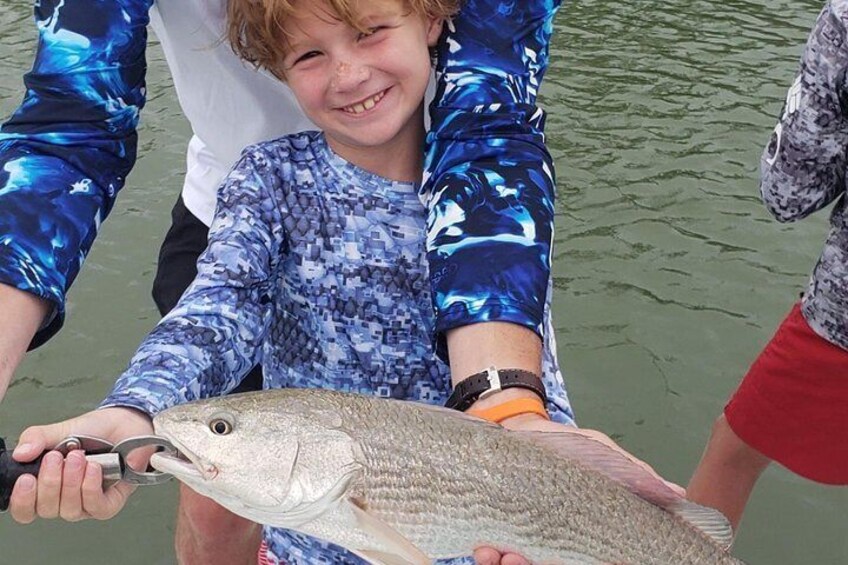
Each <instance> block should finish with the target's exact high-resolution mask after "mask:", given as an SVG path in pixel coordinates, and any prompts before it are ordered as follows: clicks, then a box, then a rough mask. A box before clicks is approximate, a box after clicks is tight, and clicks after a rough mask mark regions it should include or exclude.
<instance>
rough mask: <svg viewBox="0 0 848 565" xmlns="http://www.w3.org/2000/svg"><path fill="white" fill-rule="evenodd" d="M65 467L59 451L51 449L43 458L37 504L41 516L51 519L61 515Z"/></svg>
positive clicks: (39, 474) (36, 507)
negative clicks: (63, 471)
mask: <svg viewBox="0 0 848 565" xmlns="http://www.w3.org/2000/svg"><path fill="white" fill-rule="evenodd" d="M63 467H64V457H62V454H61V453H59V452H57V451H51V452H50V453H48V454H47V455H45V456H44V459H42V460H41V471H40V472H39V473H38V488H37V500H36V505H35V510H36V513H37V514H38V516H39V517H41V518H46V519H48V520H49V519H52V518H58V517H59V500H60V497H61V490H62V469H63Z"/></svg>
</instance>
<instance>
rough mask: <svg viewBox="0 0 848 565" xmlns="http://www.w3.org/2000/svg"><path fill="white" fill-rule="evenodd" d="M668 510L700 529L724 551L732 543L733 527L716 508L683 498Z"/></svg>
mask: <svg viewBox="0 0 848 565" xmlns="http://www.w3.org/2000/svg"><path fill="white" fill-rule="evenodd" d="M668 511H669V512H671V513H672V514H674V515H675V516H677V517H679V518H681V519H682V520H684V521H685V522H687V523H688V524H691V525H692V526H695V527H696V528H698V529H699V530H701V532H703V533H704V534H705V535H706V536H707V537H709V538H710V539H712V540H713V541H714V542H715V543H717V544H718V545H719V547H721V548H722V549H724V550H725V551H728V550H729V549H730V546H732V545H733V527H732V526H731V525H730V521H729V520H728V519H727V518H726V517H725V516H724V514H722V513H721V512H719V511H718V510H716V509H714V508H709V507H707V506H701V505H700V504H697V503H695V502H692V501H691V500H686V499H685V498H684V499H681V500H679V501H678V502H677V503H675V504H673V505H672V506H671V507H669V508H668Z"/></svg>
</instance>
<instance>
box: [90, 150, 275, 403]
mask: <svg viewBox="0 0 848 565" xmlns="http://www.w3.org/2000/svg"><path fill="white" fill-rule="evenodd" d="M285 160H286V159H283V161H285ZM277 162H279V161H278V160H275V159H272V158H266V157H265V156H264V154H263V153H262V151H261V150H259V149H250V148H249V149H247V150H246V152H245V154H244V156H243V157H242V159H241V160H240V161H239V162H238V163H237V164H236V165H235V167H234V168H233V170H232V171H231V172H230V173H229V175H228V176H227V178H226V179H225V181H224V184H223V185H222V187H221V188H220V189H219V191H218V201H217V206H216V209H215V217H214V219H213V221H212V226H211V227H210V229H209V243H208V246H207V248H206V250H205V251H204V252H203V253H202V254H201V255H200V257H199V258H198V261H197V276H196V277H195V279H194V281H193V282H192V284H191V286H190V287H189V288H188V290H186V292H185V294H184V295H183V296H182V298H180V301H179V303H178V304H177V306H176V307H175V308H174V309H173V310H172V311H171V312H169V313H168V314H167V315H166V316H165V317H164V318H162V320H161V321H160V322H159V324H158V325H157V326H156V328H155V329H154V330H153V331H152V332H151V333H150V334H149V335H148V336H147V337H146V338H145V339H144V341H143V342H142V344H141V346H140V347H139V348H138V351H137V352H136V354H135V355H134V356H133V359H132V360H131V361H130V365H129V368H128V369H127V370H126V372H124V374H123V375H121V377H120V378H119V379H118V381H117V382H116V383H115V386H114V388H113V390H112V393H111V394H110V395H109V396H108V398H106V400H104V402H103V403H102V404H101V406H104V407H106V406H125V407H130V408H136V409H138V410H141V411H142V412H145V413H147V414H150V415H155V414H157V413H158V412H160V411H162V410H164V409H166V408H169V407H171V406H174V405H176V404H182V403H184V402H190V401H192V400H197V399H199V398H208V397H211V396H219V395H221V394H223V393H225V392H227V391H229V390H232V389H233V388H235V387H236V386H238V384H239V382H240V381H241V378H242V377H243V376H244V375H245V374H246V373H247V372H248V371H249V370H250V369H251V368H252V367H254V366H255V365H257V364H258V363H259V360H260V352H261V344H262V341H263V339H264V337H265V333H266V331H267V321H268V316H266V315H265V313H266V310H267V308H268V306H267V305H268V304H270V303H272V301H273V295H272V293H273V287H272V274H273V271H274V270H275V269H276V268H277V264H278V261H279V257H280V249H281V246H282V245H283V241H284V228H283V222H282V219H281V209H280V203H278V202H276V200H275V198H274V195H275V192H276V190H277V188H278V187H279V183H280V180H279V178H280V174H279V172H278V170H277V168H276V165H275V164H274V163H277Z"/></svg>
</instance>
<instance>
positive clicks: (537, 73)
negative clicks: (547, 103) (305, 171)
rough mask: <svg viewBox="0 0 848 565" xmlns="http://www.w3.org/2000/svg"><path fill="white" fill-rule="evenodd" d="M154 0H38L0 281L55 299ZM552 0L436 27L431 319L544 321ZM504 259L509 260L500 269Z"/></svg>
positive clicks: (124, 115)
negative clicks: (546, 78)
mask: <svg viewBox="0 0 848 565" xmlns="http://www.w3.org/2000/svg"><path fill="white" fill-rule="evenodd" d="M152 4H153V0H115V1H113V2H104V1H103V0H74V1H73V2H66V1H65V0H41V1H40V2H38V3H37V5H36V9H35V20H36V25H37V27H38V32H39V35H38V49H37V56H36V60H35V63H34V66H33V69H32V71H31V72H30V73H28V74H27V75H26V77H25V84H26V94H25V98H24V101H23V103H22V104H21V106H20V107H19V108H18V110H17V111H16V112H15V113H14V114H13V116H12V117H11V119H10V120H9V121H8V122H7V123H6V124H4V125H3V127H2V130H0V282H2V283H5V284H8V285H11V286H13V287H17V288H20V289H23V290H26V291H29V292H32V293H34V294H36V295H38V296H41V297H43V298H46V299H48V300H49V301H51V302H52V303H53V304H54V306H55V308H54V312H53V315H52V316H51V318H50V319H49V320H48V323H46V324H45V326H44V327H43V328H42V329H41V331H39V333H38V334H37V335H36V338H35V340H34V342H33V346H37V345H39V344H40V343H43V342H44V341H46V340H47V339H49V337H50V336H51V335H53V334H54V333H55V332H56V331H58V329H59V328H60V327H61V325H62V321H63V318H64V308H65V297H66V293H67V291H68V288H69V287H70V286H71V284H72V282H73V281H74V279H75V277H76V276H77V273H78V272H79V269H80V267H81V265H82V263H83V261H84V258H85V256H86V254H87V253H88V251H89V249H90V248H91V245H92V244H93V242H94V239H95V237H96V235H97V231H98V229H99V226H100V224H101V222H102V221H104V220H105V219H106V217H107V215H108V214H109V211H110V210H111V208H112V206H113V204H114V202H115V198H116V196H117V193H118V191H119V190H120V189H121V187H122V186H123V185H124V182H125V179H126V175H127V174H128V172H129V171H130V169H131V168H132V166H133V164H134V161H135V156H136V145H137V144H136V127H137V125H138V119H139V113H140V110H141V109H142V108H143V106H144V102H145V86H144V77H145V70H146V65H145V58H144V52H145V46H146V39H147V32H146V26H147V23H148V11H149V9H150V7H151V5H152ZM558 5H559V1H550V0H544V1H535V2H520V3H516V2H512V1H506V0H486V1H480V0H470V1H469V2H468V5H467V7H466V10H465V11H464V13H465V14H472V15H473V17H463V16H460V17H458V18H457V20H456V22H455V24H456V25H455V27H454V28H452V31H450V32H449V33H447V34H446V35H445V37H444V38H443V41H442V43H441V46H440V50H439V51H440V56H439V63H438V65H439V66H438V69H437V70H438V71H439V72H438V76H439V87H438V91H439V94H438V95H437V98H436V101H435V102H434V107H433V124H432V133H431V135H430V136H429V137H428V154H427V165H426V170H427V173H426V175H425V178H426V180H427V182H426V183H425V185H424V188H423V192H424V195H425V197H426V200H427V203H428V207H429V209H430V216H429V221H428V229H429V238H428V251H429V253H428V259H429V261H430V265H431V269H430V271H431V273H432V275H431V282H432V286H433V300H434V309H435V312H436V324H435V330H436V331H438V332H443V331H444V330H446V329H449V328H452V327H457V326H461V325H465V324H469V323H474V322H479V321H486V320H503V321H510V322H514V323H518V324H522V325H524V326H527V327H530V328H532V329H534V330H535V331H537V332H539V333H542V332H543V331H544V330H545V329H546V328H545V327H544V324H543V321H542V306H543V304H544V301H545V297H546V296H547V292H549V287H548V284H549V274H550V249H551V240H552V233H553V197H554V186H553V166H552V163H551V159H550V156H549V154H548V152H547V151H546V149H545V146H544V138H543V134H542V126H543V120H544V114H543V112H542V111H541V110H539V109H538V108H537V107H536V106H535V99H536V93H537V91H538V86H539V82H540V80H541V78H542V75H543V74H544V71H545V68H546V66H547V44H548V40H549V38H550V33H551V28H552V23H551V22H552V19H553V16H554V14H555V12H556V9H557V7H558ZM504 265H508V267H504Z"/></svg>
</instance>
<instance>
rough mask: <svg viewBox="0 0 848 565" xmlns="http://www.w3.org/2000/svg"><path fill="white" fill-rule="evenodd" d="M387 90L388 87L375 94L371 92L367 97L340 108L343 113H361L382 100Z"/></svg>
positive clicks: (353, 114)
mask: <svg viewBox="0 0 848 565" xmlns="http://www.w3.org/2000/svg"><path fill="white" fill-rule="evenodd" d="M388 91H389V89H388V88H387V89H386V90H381V91H380V92H378V93H377V94H373V95H371V96H369V97H368V98H366V99H365V100H361V101H359V102H356V103H355V104H351V105H349V106H342V107H341V108H340V109H341V111H342V112H344V113H345V114H350V115H352V116H356V115H359V114H362V113H364V112H367V111H368V110H370V109H371V108H373V107H374V106H376V105H377V104H379V103H380V100H382V99H383V97H385V96H386V93H387V92H388Z"/></svg>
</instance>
